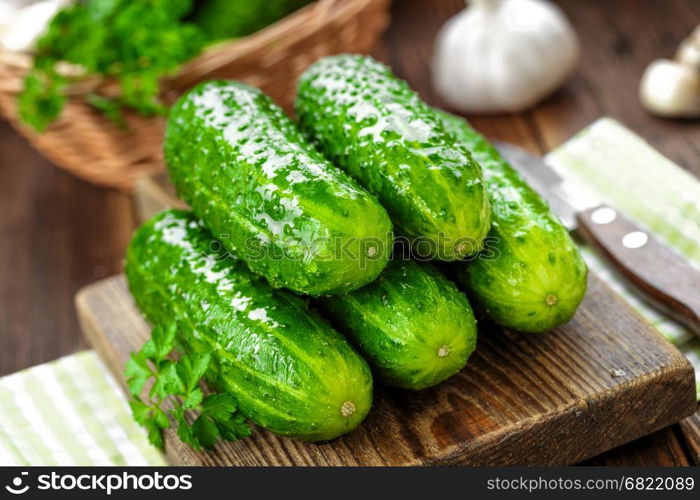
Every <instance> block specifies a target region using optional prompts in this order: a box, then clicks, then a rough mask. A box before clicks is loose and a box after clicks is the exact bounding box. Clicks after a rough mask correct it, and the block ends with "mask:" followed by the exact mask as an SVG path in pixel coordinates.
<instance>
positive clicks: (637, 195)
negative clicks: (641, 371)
mask: <svg viewBox="0 0 700 500" xmlns="http://www.w3.org/2000/svg"><path fill="white" fill-rule="evenodd" d="M545 159H546V161H547V163H549V164H550V165H552V166H553V167H554V168H556V169H557V170H558V171H559V173H560V174H561V175H562V176H563V177H564V178H566V179H567V180H569V181H572V182H573V183H575V185H576V186H577V187H580V188H581V189H584V190H587V191H590V193H591V194H593V195H594V196H595V197H596V198H597V199H599V200H601V201H603V202H606V203H608V204H610V205H612V206H614V207H615V208H616V209H618V210H620V211H622V212H623V213H624V214H625V215H627V216H628V217H629V218H630V219H632V220H634V221H635V222H637V224H639V225H640V226H641V227H643V228H644V229H646V230H647V231H649V233H650V234H652V235H654V236H655V237H656V238H657V239H658V240H660V241H662V242H663V243H665V244H666V245H668V246H669V247H671V248H672V249H674V250H675V251H676V252H678V253H679V254H681V255H683V256H684V257H685V258H687V259H688V261H689V262H690V263H691V264H693V265H695V266H697V267H699V268H700V181H698V179H697V178H695V177H694V176H693V175H692V174H690V173H688V172H686V171H685V170H683V169H682V168H681V167H679V166H678V165H676V164H675V163H673V162H672V161H671V160H669V159H668V158H666V157H664V156H662V155H661V154H660V153H659V152H658V151H656V150H655V149H654V148H652V147H651V146H650V145H649V144H647V143H646V142H645V141H644V140H643V139H642V138H641V137H639V136H637V135H635V134H634V133H632V132H631V131H630V130H628V129H627V128H625V127H623V126H622V125H620V124H619V123H618V122H616V121H615V120H613V119H611V118H601V119H600V120H598V121H596V122H594V123H593V124H591V125H590V126H588V127H586V128H585V129H584V130H582V131H581V132H579V133H578V134H576V135H575V136H574V137H572V138H571V139H569V140H568V141H567V142H566V143H564V144H563V145H562V146H560V147H558V148H557V149H555V150H554V151H552V152H551V153H549V154H548V155H547V157H546V158H545ZM584 256H585V257H586V261H587V262H588V264H589V266H590V267H591V269H593V270H595V271H596V272H597V273H598V274H599V275H600V276H601V277H602V278H603V279H604V280H605V281H606V282H607V283H608V284H609V285H610V286H611V287H612V288H613V289H614V290H615V291H617V292H618V293H619V294H620V295H621V296H622V297H624V298H625V299H626V300H627V301H628V302H629V303H630V304H631V305H632V306H633V307H634V308H635V309H637V310H638V311H639V312H640V313H641V314H642V315H643V316H644V317H645V318H646V319H647V320H648V321H649V322H650V323H651V324H653V325H654V326H655V327H656V328H657V329H658V330H659V332H661V334H662V335H664V337H666V338H667V339H668V340H669V341H671V342H673V343H674V344H675V345H676V346H678V348H679V349H680V350H681V352H683V353H684V354H685V356H686V357H687V358H688V360H689V361H690V362H691V363H692V364H693V366H694V367H695V382H696V387H697V394H698V399H699V400H700V339H698V338H697V337H696V336H695V335H693V333H692V332H690V331H689V330H688V329H686V328H685V327H684V326H682V325H680V324H678V323H676V322H674V321H673V320H671V319H670V318H668V317H666V316H664V315H663V314H661V313H659V312H658V311H657V310H655V309H653V308H652V307H651V306H649V305H648V304H646V303H645V302H643V301H642V300H640V299H639V298H638V296H637V295H635V293H634V290H633V288H632V287H631V286H630V285H629V284H628V283H627V282H626V281H625V280H624V279H623V278H622V277H621V276H620V275H619V274H618V273H617V272H616V271H614V270H613V269H612V268H610V267H607V264H606V263H605V262H604V260H602V259H601V258H600V257H599V256H598V253H597V252H595V251H593V250H591V249H590V248H587V247H584Z"/></svg>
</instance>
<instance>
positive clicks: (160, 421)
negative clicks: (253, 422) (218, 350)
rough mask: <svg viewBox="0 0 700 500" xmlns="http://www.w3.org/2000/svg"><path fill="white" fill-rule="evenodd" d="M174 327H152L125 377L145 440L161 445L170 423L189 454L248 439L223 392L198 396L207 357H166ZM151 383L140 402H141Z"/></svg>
mask: <svg viewBox="0 0 700 500" xmlns="http://www.w3.org/2000/svg"><path fill="white" fill-rule="evenodd" d="M176 331H177V329H176V326H175V325H174V324H171V325H168V326H167V327H161V326H158V327H155V328H154V329H153V331H152V332H151V339H150V340H148V341H147V342H146V343H145V344H144V345H143V347H142V348H141V350H140V351H139V352H137V353H132V354H131V358H130V359H129V361H128V362H127V364H126V369H125V371H124V375H125V376H126V380H127V385H128V387H129V392H130V393H131V395H132V399H131V400H130V401H129V406H130V407H131V412H132V413H133V416H134V420H136V422H137V423H138V424H140V425H141V426H143V427H144V428H145V429H146V431H147V432H148V439H149V441H150V442H151V443H153V444H154V445H155V446H157V447H159V448H161V449H162V448H163V447H164V441H163V430H164V429H166V428H168V427H170V425H171V422H174V423H175V425H177V435H178V437H179V438H180V439H181V440H182V441H183V442H185V443H187V444H189V445H190V446H191V447H192V448H194V449H195V450H200V449H202V448H205V449H211V448H213V447H214V445H215V444H216V442H217V441H218V440H219V439H223V440H226V441H235V440H236V439H240V438H243V437H246V436H249V435H250V432H251V431H250V427H249V426H248V424H247V423H246V421H245V418H244V417H243V415H241V414H240V413H239V412H238V403H237V401H236V399H235V398H234V397H233V396H232V395H231V394H229V393H212V394H208V395H206V396H205V395H204V392H203V391H202V388H201V387H200V384H201V381H202V379H203V378H204V376H205V374H206V372H207V369H208V368H209V365H210V363H211V356H210V355H209V354H186V355H183V356H181V357H180V358H179V359H178V360H177V361H175V360H172V359H169V357H170V355H171V353H172V351H173V349H174V347H175V337H176ZM151 381H152V385H151V386H150V389H149V391H148V398H147V399H146V400H144V399H142V398H141V394H142V392H143V391H144V388H145V387H146V385H147V384H148V383H149V382H151Z"/></svg>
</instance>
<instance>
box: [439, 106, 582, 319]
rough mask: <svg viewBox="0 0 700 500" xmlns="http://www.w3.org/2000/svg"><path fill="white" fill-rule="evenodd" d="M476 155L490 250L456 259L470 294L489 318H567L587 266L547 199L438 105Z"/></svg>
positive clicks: (579, 297)
mask: <svg viewBox="0 0 700 500" xmlns="http://www.w3.org/2000/svg"><path fill="white" fill-rule="evenodd" d="M436 113H437V114H438V115H439V116H441V117H442V118H443V119H444V120H445V123H446V125H447V127H448V128H449V130H450V131H451V132H452V133H454V134H455V136H456V137H458V139H459V140H460V141H461V142H462V143H463V144H464V145H465V147H467V148H468V149H469V150H470V151H471V153H472V155H473V156H474V158H476V160H477V161H478V162H479V164H480V165H481V167H482V169H483V171H484V177H485V179H486V184H487V185H488V188H489V194H490V196H491V207H492V210H493V222H492V227H491V232H490V233H489V238H488V242H487V249H488V252H485V254H484V255H481V256H479V257H478V258H476V259H475V260H474V261H472V262H467V263H458V264H456V266H457V267H458V272H457V276H458V278H459V281H460V282H461V283H462V284H464V286H465V287H466V289H467V290H468V292H469V295H470V298H472V301H473V302H474V304H475V305H477V306H478V307H479V308H480V309H481V310H482V311H484V313H485V315H486V316H488V317H489V318H490V319H491V320H493V321H494V322H496V323H498V324H500V325H503V326H506V327H508V328H512V329H514V330H519V331H522V332H546V331H548V330H551V329H552V328H554V327H556V326H558V325H560V324H562V323H566V322H567V321H569V320H570V319H571V318H572V317H573V315H574V313H575V312H576V309H577V308H578V305H579V304H580V303H581V301H582V300H583V296H584V295H585V293H586V287H587V275H588V268H587V267H586V263H585V262H584V260H583V258H582V256H581V253H580V251H579V249H578V247H577V246H576V244H575V243H574V241H573V240H572V239H571V236H570V235H569V232H568V231H567V230H566V228H565V227H564V226H563V225H562V224H561V222H560V221H559V219H558V218H557V216H556V215H554V214H553V213H552V211H551V210H550V209H549V206H548V205H547V203H546V202H545V201H544V200H543V199H542V198H541V197H540V196H539V194H537V193H536V192H535V191H534V190H533V189H532V188H531V187H530V186H528V184H527V183H526V182H525V181H524V180H523V179H522V177H521V176H520V175H519V174H518V173H517V172H516V171H515V170H514V169H513V167H511V166H510V165H509V164H508V163H507V162H506V161H505V160H504V159H503V157H502V156H501V155H500V154H499V153H498V151H497V150H496V149H495V148H494V147H493V146H492V145H491V144H490V143H489V142H488V141H487V140H486V139H485V138H484V137H483V136H482V135H480V134H479V133H478V132H476V131H475V130H474V129H473V128H471V126H470V125H469V124H468V123H467V122H466V121H465V120H463V119H462V118H459V117H456V116H454V115H450V114H447V113H444V112H441V111H438V110H436Z"/></svg>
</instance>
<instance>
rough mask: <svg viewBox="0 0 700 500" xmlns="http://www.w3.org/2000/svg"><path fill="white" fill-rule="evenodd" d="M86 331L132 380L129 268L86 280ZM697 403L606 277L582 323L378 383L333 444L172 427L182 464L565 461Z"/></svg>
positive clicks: (489, 334)
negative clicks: (392, 386)
mask: <svg viewBox="0 0 700 500" xmlns="http://www.w3.org/2000/svg"><path fill="white" fill-rule="evenodd" d="M76 304H77V308H78V315H79V318H80V321H81V325H82V327H83V331H84V332H85V334H86V336H87V337H88V339H89V340H90V343H91V344H92V345H93V346H94V347H95V348H96V349H97V350H98V352H99V353H100V355H101V356H102V358H103V359H104V360H105V361H106V362H107V364H108V365H109V367H110V368H111V370H112V372H113V373H114V374H115V376H116V377H117V378H118V379H119V380H120V381H121V382H122V383H123V382H124V381H123V375H122V374H123V370H124V365H125V363H126V361H127V359H128V357H129V354H130V352H132V351H136V350H138V349H139V348H140V347H141V345H142V344H143V342H145V341H146V340H147V339H148V337H149V332H150V328H149V326H148V325H146V324H145V323H144V321H143V320H142V319H141V316H140V314H139V313H138V311H137V310H136V309H135V306H134V304H133V300H132V298H131V295H130V294H129V292H128V290H127V289H126V284H125V280H124V278H123V276H121V275H118V276H116V277H113V278H108V279H106V280H103V281H101V282H98V283H97V284H94V285H90V286H88V287H87V288H85V289H83V290H82V291H81V292H80V293H79V294H78V297H77V299H76ZM694 411H695V384H694V376H693V369H692V367H691V366H690V364H689V363H688V361H687V360H686V359H685V358H684V357H683V356H682V355H681V354H680V353H679V352H678V351H677V350H676V349H675V348H674V347H673V346H671V345H670V344H669V343H668V342H667V341H666V340H664V339H663V338H662V337H661V336H660V335H659V334H658V332H657V331H656V330H654V329H653V328H652V327H650V326H649V325H648V324H647V323H646V322H645V321H644V320H643V319H642V318H641V317H640V316H639V315H638V314H637V313H636V311H634V310H632V309H631V308H630V307H629V306H627V305H626V303H625V302H623V301H622V299H620V298H618V297H617V296H616V295H615V294H614V293H613V292H612V291H611V290H610V289H609V288H607V286H606V285H604V284H603V282H602V281H600V280H599V279H598V278H596V277H595V276H591V279H590V280H589V291H588V293H587V295H586V297H585V299H584V301H583V304H582V306H581V307H580V308H579V311H578V312H577V314H576V316H575V317H574V319H573V320H572V321H570V322H569V323H567V324H566V325H563V326H561V327H559V328H557V329H555V330H553V331H551V332H548V333H546V334H541V335H532V334H520V333H517V332H511V331H503V330H501V329H500V328H496V327H493V326H491V327H490V326H489V325H484V324H483V322H482V325H481V327H480V330H479V340H478V346H477V350H476V352H475V354H474V355H473V356H472V357H471V359H470V361H469V363H468V365H467V367H466V368H465V369H464V370H462V371H461V372H460V373H459V374H457V375H456V376H454V377H452V378H450V379H449V380H448V381H447V382H444V383H443V384H440V385H439V386H438V387H435V388H431V389H426V390H423V391H420V392H412V391H404V390H388V389H383V388H380V387H376V388H375V398H374V405H373V407H372V411H371V412H370V414H369V416H368V418H367V419H366V420H365V422H363V424H362V425H361V426H360V427H359V428H358V429H356V430H355V431H353V432H352V433H350V434H348V435H346V436H342V437H341V438H339V439H337V440H334V441H332V442H329V443H324V444H320V445H319V444H312V443H302V442H299V441H295V440H293V439H285V438H279V437H277V436H275V435H273V434H272V433H270V432H267V431H264V430H262V429H260V428H256V429H255V432H254V434H253V436H252V437H251V438H250V439H243V440H240V441H237V442H235V443H224V444H220V445H219V446H218V447H217V449H216V450H215V451H214V452H213V453H196V452H194V451H192V450H191V449H190V448H189V447H188V446H187V445H184V444H183V443H182V442H181V441H180V440H179V439H178V438H177V436H176V435H175V433H174V432H169V433H166V452H167V455H168V459H169V460H170V462H171V463H172V464H176V465H182V464H187V465H454V464H466V465H563V464H571V463H575V462H578V461H580V460H582V459H585V458H589V457H592V456H594V455H597V454H598V453H600V452H602V451H605V450H607V449H608V448H611V447H614V446H616V445H618V444H622V443H625V442H628V441H630V440H632V439H635V438H637V437H640V436H643V435H646V434H649V433H650V432H652V431H655V430H658V429H659V428H661V427H664V426H666V425H669V424H671V423H673V422H675V421H678V420H680V419H681V418H683V417H686V416H688V415H690V414H692V413H693V412H694Z"/></svg>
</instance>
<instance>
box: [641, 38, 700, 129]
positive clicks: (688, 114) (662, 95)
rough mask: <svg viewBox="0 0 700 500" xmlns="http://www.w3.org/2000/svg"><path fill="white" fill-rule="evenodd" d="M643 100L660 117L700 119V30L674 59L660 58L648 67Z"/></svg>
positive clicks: (687, 40) (643, 79)
mask: <svg viewBox="0 0 700 500" xmlns="http://www.w3.org/2000/svg"><path fill="white" fill-rule="evenodd" d="M639 99H640V100H641V101H642V105H644V107H645V108H647V110H649V111H651V112H652V113H654V114H657V115H659V116H667V117H681V118H694V117H700V27H698V28H697V29H696V30H695V32H694V33H693V34H692V35H691V36H689V37H688V38H686V39H685V40H683V42H682V43H681V45H680V47H679V48H678V52H676V57H675V59H674V60H670V59H657V60H656V61H654V62H652V63H651V64H650V65H649V66H648V67H647V69H646V70H645V71H644V75H642V80H641V82H640V84H639Z"/></svg>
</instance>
